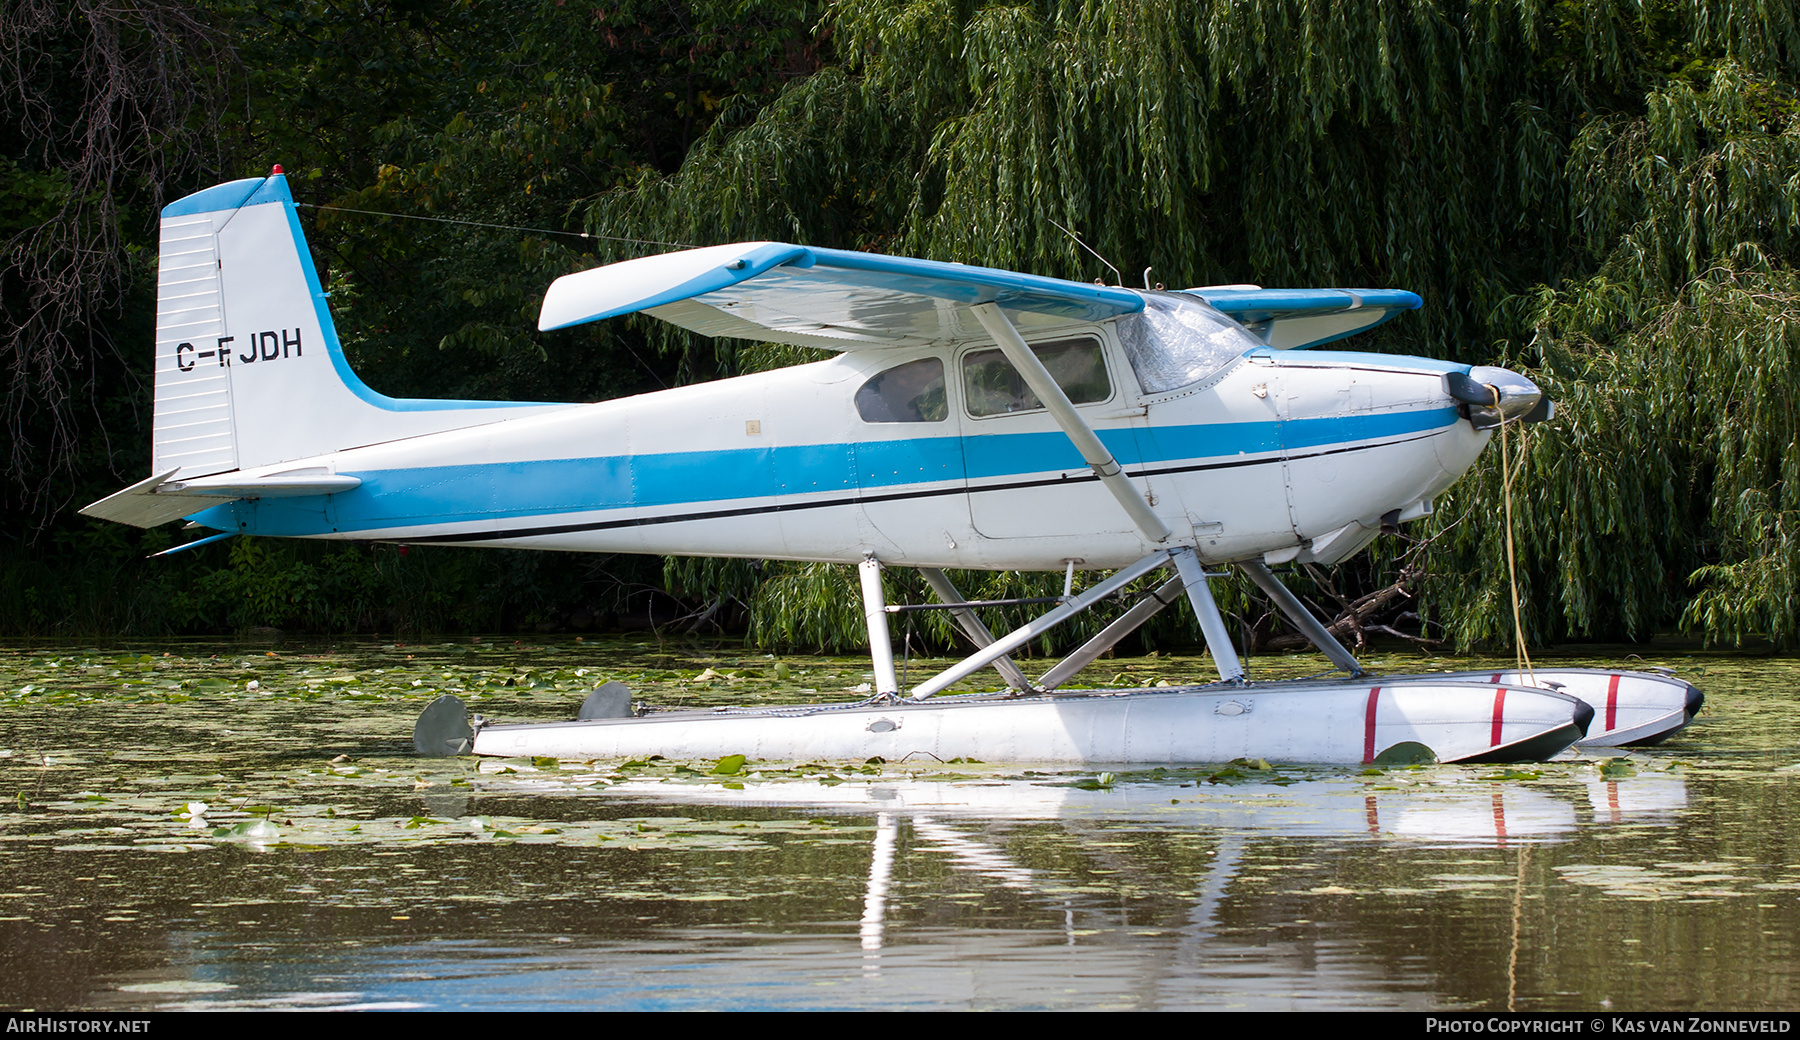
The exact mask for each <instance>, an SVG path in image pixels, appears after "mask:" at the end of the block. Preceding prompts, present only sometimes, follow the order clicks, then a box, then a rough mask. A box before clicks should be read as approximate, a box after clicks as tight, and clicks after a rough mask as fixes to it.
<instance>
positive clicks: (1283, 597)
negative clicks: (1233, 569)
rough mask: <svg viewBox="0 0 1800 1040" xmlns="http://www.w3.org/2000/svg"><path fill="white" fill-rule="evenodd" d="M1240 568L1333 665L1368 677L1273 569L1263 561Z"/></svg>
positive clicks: (1348, 652) (1355, 674)
mask: <svg viewBox="0 0 1800 1040" xmlns="http://www.w3.org/2000/svg"><path fill="white" fill-rule="evenodd" d="M1237 566H1238V570H1241V571H1243V572H1244V573H1245V574H1247V575H1249V576H1250V580H1251V581H1253V582H1255V583H1256V587H1257V588H1259V589H1261V590H1263V592H1265V593H1266V594H1268V597H1269V598H1270V599H1271V600H1274V601H1275V606H1276V607H1277V608H1278V609H1279V610H1280V611H1281V613H1282V614H1283V615H1284V616H1285V617H1286V618H1287V619H1288V620H1289V621H1292V622H1293V623H1294V627H1295V628H1298V629H1299V630H1300V634H1301V635H1304V636H1305V637H1306V638H1307V639H1309V640H1311V641H1312V645H1314V646H1316V647H1318V648H1319V651H1320V652H1321V653H1323V654H1324V655H1325V656H1326V657H1328V658H1330V659H1331V663H1332V664H1335V665H1337V666H1338V667H1339V668H1340V669H1342V670H1344V671H1346V672H1349V673H1350V675H1351V677H1352V678H1355V677H1357V676H1360V675H1363V674H1365V673H1364V672H1363V667H1362V665H1360V664H1357V663H1356V655H1355V654H1353V653H1351V652H1350V651H1349V650H1348V649H1346V648H1345V647H1344V644H1342V643H1340V642H1338V641H1337V638H1336V637H1334V636H1333V635H1332V634H1331V630H1330V629H1328V628H1326V627H1325V626H1324V625H1321V624H1319V619H1318V618H1315V617H1313V616H1312V612H1311V611H1309V610H1307V609H1306V607H1305V606H1303V605H1302V604H1301V603H1300V600H1299V598H1298V597H1296V596H1295V595H1294V594H1293V593H1292V592H1289V591H1288V587H1287V586H1286V585H1283V584H1282V583H1281V581H1280V580H1279V579H1277V578H1276V577H1275V575H1273V574H1271V573H1269V568H1267V567H1265V566H1263V563H1262V561H1261V560H1244V561H1242V562H1240V563H1239V564H1238V565H1237Z"/></svg>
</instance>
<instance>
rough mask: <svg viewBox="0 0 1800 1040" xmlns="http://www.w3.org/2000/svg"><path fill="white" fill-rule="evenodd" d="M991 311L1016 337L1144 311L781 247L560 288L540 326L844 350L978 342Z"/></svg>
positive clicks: (1018, 277) (561, 283)
mask: <svg viewBox="0 0 1800 1040" xmlns="http://www.w3.org/2000/svg"><path fill="white" fill-rule="evenodd" d="M978 303H997V304H999V305H1000V308H1001V309H1002V310H1003V311H1005V312H1006V314H1007V317H1008V318H1010V319H1011V320H1012V322H1013V323H1014V324H1015V325H1016V326H1018V327H1019V329H1020V330H1021V331H1032V330H1040V329H1048V328H1055V327H1058V326H1064V325H1073V324H1080V323H1087V322H1097V321H1105V320H1107V319H1108V318H1114V317H1117V316H1119V315H1121V314H1135V313H1137V312H1138V311H1141V310H1143V308H1144V301H1143V297H1142V296H1140V295H1139V294H1138V293H1136V292H1133V291H1131V290H1130V289H1123V288H1118V287H1115V286H1104V285H1089V284H1087V283H1084V282H1070V281H1064V280H1063V279H1060V278H1044V277H1040V276H1038V275H1030V274H1018V273H1015V272H1012V271H1001V270H996V269H994V268H988V267H971V266H968V265H965V264H954V263H944V262H941V261H936V260H913V259H909V258H906V257H897V256H881V255H878V254H874V253H858V252H851V251H849V250H843V249H815V248H808V247H806V246H795V245H786V244H783V243H779V242H746V243H739V244H735V245H725V246H709V247H707V248H705V249H690V250H685V251H683V252H679V253H663V254H660V255H658V256H647V257H642V258H639V259H636V260H626V261H624V262H622V263H617V264H610V265H608V266H606V267H597V268H594V269H593V270H589V271H582V272H580V273H579V274H572V275H567V276H564V277H562V278H559V279H557V280H556V282H555V283H554V284H553V285H551V286H550V290H549V292H547V293H546V294H545V296H544V306H543V310H542V312H541V313H540V314H539V317H538V328H540V329H546V330H548V329H560V328H567V327H568V326H571V325H580V324H582V323H584V322H590V321H598V320H600V319H602V318H610V317H613V316H616V315H620V314H632V313H636V312H639V311H644V312H648V313H650V314H652V315H654V316H656V317H658V318H661V319H663V320H664V321H668V322H670V323H672V324H675V325H679V326H681V327H682V328H685V329H689V330H691V331H694V332H699V333H703V334H705V335H710V336H735V337H739V338H743V339H755V340H763V341H766V342H774V343H790V344H795V345H799V346H814V347H825V348H828V349H835V350H848V349H853V348H855V347H858V346H872V345H873V346H915V345H922V344H927V343H934V342H942V341H945V340H953V341H960V340H967V339H983V338H985V337H986V332H985V331H984V330H983V328H982V326H981V325H980V323H979V322H977V321H976V320H975V319H974V318H973V316H971V315H970V314H969V311H968V308H969V307H970V306H973V305H974V304H978Z"/></svg>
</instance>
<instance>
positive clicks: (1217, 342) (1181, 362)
mask: <svg viewBox="0 0 1800 1040" xmlns="http://www.w3.org/2000/svg"><path fill="white" fill-rule="evenodd" d="M1116 325H1117V327H1118V330H1119V342H1120V344H1121V345H1123V346H1124V347H1125V356H1126V358H1128V359H1129V360H1130V361H1131V370H1132V371H1133V372H1136V373H1137V379H1138V385H1139V386H1142V387H1143V388H1144V393H1146V394H1160V393H1163V392H1165V391H1168V390H1177V389H1180V388H1181V387H1184V386H1187V385H1188V384H1190V383H1197V382H1199V381H1200V380H1202V379H1205V378H1206V377H1207V376H1210V375H1212V374H1213V373H1215V372H1217V371H1219V370H1220V369H1222V368H1224V367H1225V366H1226V365H1228V364H1230V363H1231V362H1232V361H1234V360H1236V359H1237V358H1239V357H1242V356H1243V355H1244V353H1245V352H1246V351H1250V350H1254V349H1256V348H1257V347H1260V346H1262V345H1263V344H1262V341H1260V340H1258V339H1257V338H1256V337H1255V336H1252V335H1250V333H1248V332H1246V331H1245V330H1244V327H1243V326H1242V325H1239V324H1238V323H1237V322H1235V321H1232V320H1231V319H1230V318H1227V317H1226V316H1225V315H1223V314H1220V313H1219V312H1218V311H1216V310H1213V309H1212V308H1211V307H1208V306H1207V305H1206V304H1205V303H1203V302H1201V301H1200V300H1197V299H1195V298H1193V297H1191V296H1183V295H1180V294H1178V293H1145V294H1144V309H1143V311H1142V313H1139V314H1127V315H1124V316H1122V317H1120V318H1119V319H1118V321H1117V322H1116Z"/></svg>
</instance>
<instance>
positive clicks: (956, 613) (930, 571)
mask: <svg viewBox="0 0 1800 1040" xmlns="http://www.w3.org/2000/svg"><path fill="white" fill-rule="evenodd" d="M919 573H920V574H922V575H924V577H925V583H926V584H927V585H930V586H931V591H933V592H935V593H937V598H938V599H939V600H941V601H942V602H944V603H947V604H949V605H950V616H951V617H953V618H955V619H956V624H957V626H958V627H960V628H961V629H962V630H963V634H964V635H967V636H968V637H969V639H970V641H971V642H973V643H974V644H975V646H976V647H977V648H980V647H985V646H991V645H992V644H993V642H994V633H992V632H990V631H988V627H987V626H986V625H984V624H982V623H981V619H980V618H979V617H976V616H975V612H974V611H973V610H970V609H969V608H968V607H963V606H957V604H959V603H962V602H963V594H962V593H961V592H959V591H958V590H957V588H956V586H955V585H952V584H951V583H950V579H949V578H947V577H945V576H944V572H943V571H941V570H938V569H937V568H936V567H920V568H919ZM994 670H995V671H997V672H999V673H1000V677H1001V678H1003V679H1005V680H1006V685H1007V686H1008V687H1010V688H1012V689H1015V690H1018V691H1020V692H1021V693H1023V692H1024V691H1026V690H1030V689H1032V688H1033V687H1032V685H1031V680H1030V679H1027V678H1026V677H1025V673H1024V672H1022V671H1020V670H1019V666H1018V665H1016V664H1014V663H1013V659H1012V658H1010V657H1000V658H996V659H995V660H994Z"/></svg>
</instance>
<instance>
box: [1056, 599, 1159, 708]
mask: <svg viewBox="0 0 1800 1040" xmlns="http://www.w3.org/2000/svg"><path fill="white" fill-rule="evenodd" d="M1180 597H1181V578H1180V577H1179V576H1177V577H1174V578H1170V579H1169V580H1168V581H1165V582H1163V583H1162V584H1161V585H1158V586H1157V587H1156V588H1155V589H1154V590H1152V591H1151V593H1150V595H1148V596H1145V597H1144V598H1143V599H1141V600H1138V601H1137V603H1136V604H1135V605H1133V606H1132V608H1131V609H1130V610H1127V611H1126V612H1125V613H1124V614H1121V615H1120V616H1119V619H1118V620H1117V621H1114V622H1113V623H1112V624H1110V625H1107V626H1106V627H1105V628H1103V629H1101V630H1100V634H1099V635H1097V636H1095V637H1094V638H1092V639H1090V640H1088V641H1087V642H1085V643H1083V644H1081V645H1080V646H1079V647H1076V648H1075V650H1074V651H1073V652H1072V653H1070V654H1069V656H1067V657H1065V658H1063V659H1062V660H1061V661H1059V662H1057V665H1056V667H1055V668H1052V669H1050V670H1049V671H1047V672H1045V673H1044V675H1043V678H1041V679H1039V680H1038V685H1039V686H1040V687H1042V688H1043V689H1044V690H1045V692H1048V691H1050V690H1054V689H1056V688H1057V687H1058V686H1061V685H1062V684H1063V683H1066V682H1068V681H1069V680H1070V679H1073V678H1074V677H1075V673H1076V672H1079V671H1081V670H1082V669H1083V668H1086V667H1087V666H1088V665H1090V664H1093V663H1094V660H1095V658H1097V657H1099V656H1100V655H1101V654H1103V653H1105V652H1107V651H1108V650H1111V649H1112V648H1113V645H1114V644H1116V643H1118V641H1119V640H1121V639H1124V638H1125V637H1126V636H1128V635H1130V634H1131V633H1133V632H1136V631H1137V630H1138V629H1140V628H1142V627H1143V625H1144V622H1146V621H1149V620H1150V619H1151V618H1153V617H1155V616H1156V615H1157V613H1158V612H1160V611H1161V610H1162V608H1164V607H1166V606H1168V605H1169V604H1171V603H1173V602H1175V601H1176V600H1177V599H1179V598H1180Z"/></svg>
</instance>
